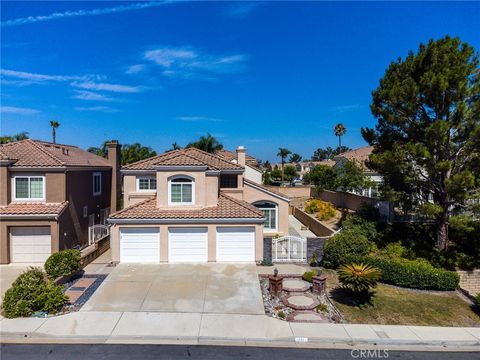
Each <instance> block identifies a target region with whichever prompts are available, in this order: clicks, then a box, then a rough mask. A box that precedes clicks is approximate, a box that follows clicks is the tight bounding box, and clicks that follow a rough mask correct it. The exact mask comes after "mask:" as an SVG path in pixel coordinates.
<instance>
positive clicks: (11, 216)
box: [0, 214, 60, 220]
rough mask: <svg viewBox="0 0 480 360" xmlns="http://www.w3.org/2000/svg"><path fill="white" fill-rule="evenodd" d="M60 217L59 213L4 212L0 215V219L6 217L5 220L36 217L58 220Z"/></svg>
mask: <svg viewBox="0 0 480 360" xmlns="http://www.w3.org/2000/svg"><path fill="white" fill-rule="evenodd" d="M59 217H60V215H59V214H37V215H18V214H5V215H0V219H6V220H16V219H19V220H38V219H49V220H51V219H53V220H58V218H59Z"/></svg>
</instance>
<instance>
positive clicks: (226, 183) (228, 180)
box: [220, 174, 238, 188]
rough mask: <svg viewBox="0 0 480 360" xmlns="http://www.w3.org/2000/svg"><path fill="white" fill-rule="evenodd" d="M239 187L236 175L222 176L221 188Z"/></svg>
mask: <svg viewBox="0 0 480 360" xmlns="http://www.w3.org/2000/svg"><path fill="white" fill-rule="evenodd" d="M236 187H238V176H237V175H236V174H226V175H220V188H236Z"/></svg>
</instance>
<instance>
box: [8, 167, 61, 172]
mask: <svg viewBox="0 0 480 360" xmlns="http://www.w3.org/2000/svg"><path fill="white" fill-rule="evenodd" d="M9 170H10V171H12V172H13V171H14V172H17V171H18V172H37V171H42V172H65V171H66V170H67V168H66V167H65V166H61V167H26V166H10V167H9Z"/></svg>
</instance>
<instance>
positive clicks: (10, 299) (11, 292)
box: [2, 268, 66, 318]
mask: <svg viewBox="0 0 480 360" xmlns="http://www.w3.org/2000/svg"><path fill="white" fill-rule="evenodd" d="M65 300H66V297H65V295H64V294H63V293H62V287H61V286H58V285H54V284H52V283H50V282H48V281H47V280H46V278H45V274H44V273H43V271H42V270H41V269H40V268H31V269H29V270H27V271H25V272H24V273H23V274H21V275H20V276H19V277H18V278H17V279H16V280H15V281H14V282H13V284H12V287H11V288H10V289H8V290H7V292H6V293H5V297H4V299H3V305H2V307H3V310H4V314H5V316H6V317H7V318H14V317H20V316H30V315H31V314H32V313H33V312H35V311H40V310H42V311H46V312H56V311H57V310H58V309H60V308H61V307H62V306H63V304H64V302H65Z"/></svg>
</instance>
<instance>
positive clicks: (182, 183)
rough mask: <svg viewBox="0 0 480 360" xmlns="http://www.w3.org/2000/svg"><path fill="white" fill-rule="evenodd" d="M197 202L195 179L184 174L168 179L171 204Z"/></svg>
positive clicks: (169, 201)
mask: <svg viewBox="0 0 480 360" xmlns="http://www.w3.org/2000/svg"><path fill="white" fill-rule="evenodd" d="M194 202H195V181H194V180H193V179H192V178H190V177H187V176H185V175H183V176H175V177H173V178H170V179H169V180H168V203H169V204H171V205H191V204H193V203H194Z"/></svg>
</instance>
